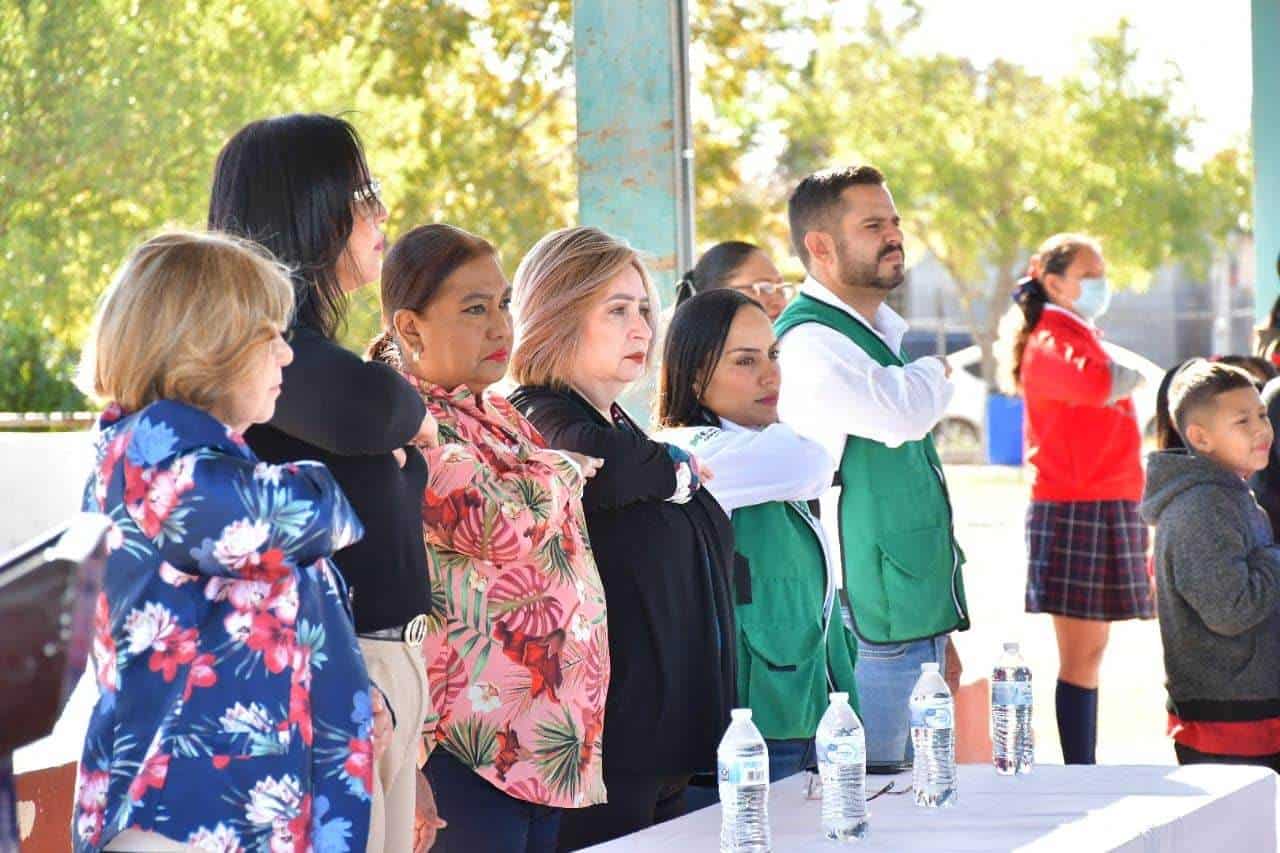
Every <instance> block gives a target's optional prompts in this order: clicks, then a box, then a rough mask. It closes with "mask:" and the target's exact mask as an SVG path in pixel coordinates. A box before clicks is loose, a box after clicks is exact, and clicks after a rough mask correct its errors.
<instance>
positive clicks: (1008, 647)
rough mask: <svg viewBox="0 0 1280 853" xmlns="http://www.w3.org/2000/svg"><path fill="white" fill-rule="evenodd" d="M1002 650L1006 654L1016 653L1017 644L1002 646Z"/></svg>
mask: <svg viewBox="0 0 1280 853" xmlns="http://www.w3.org/2000/svg"><path fill="white" fill-rule="evenodd" d="M1004 650H1005V651H1006V652H1016V651H1018V644H1017V643H1005V644H1004Z"/></svg>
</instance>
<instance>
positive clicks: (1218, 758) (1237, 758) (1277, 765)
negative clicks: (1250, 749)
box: [1173, 741, 1280, 773]
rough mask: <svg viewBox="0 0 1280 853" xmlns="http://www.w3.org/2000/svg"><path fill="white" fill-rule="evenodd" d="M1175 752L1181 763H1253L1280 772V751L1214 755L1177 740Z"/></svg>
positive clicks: (1174, 745) (1174, 747) (1174, 746)
mask: <svg viewBox="0 0 1280 853" xmlns="http://www.w3.org/2000/svg"><path fill="white" fill-rule="evenodd" d="M1173 752H1174V754H1175V755H1177V756H1178V763H1179V764H1251V765H1253V766H1255V767H1270V768H1271V769H1272V770H1274V771H1275V772H1277V773H1280V752H1277V753H1276V754H1274V755H1214V754H1213V753H1210V752H1201V751H1200V750H1198V749H1192V748H1191V747H1189V746H1183V745H1182V744H1180V743H1177V742H1176V741H1175V742H1174V744H1173Z"/></svg>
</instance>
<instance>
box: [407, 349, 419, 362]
mask: <svg viewBox="0 0 1280 853" xmlns="http://www.w3.org/2000/svg"><path fill="white" fill-rule="evenodd" d="M421 357H422V350H420V349H418V348H417V347H414V348H413V349H411V350H409V358H410V359H411V360H413V361H417V360H418V359H419V358H421Z"/></svg>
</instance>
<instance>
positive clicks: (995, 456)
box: [986, 393, 1022, 465]
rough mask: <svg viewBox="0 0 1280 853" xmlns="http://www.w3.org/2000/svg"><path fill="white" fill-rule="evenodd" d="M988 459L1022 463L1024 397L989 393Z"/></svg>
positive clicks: (996, 463)
mask: <svg viewBox="0 0 1280 853" xmlns="http://www.w3.org/2000/svg"><path fill="white" fill-rule="evenodd" d="M986 441H987V461H988V462H989V463H991V464H992V465H1021V464H1022V398H1021V397H1007V396H1005V395H1004V394H995V393H992V394H988V395H987V435H986Z"/></svg>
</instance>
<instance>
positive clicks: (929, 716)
mask: <svg viewBox="0 0 1280 853" xmlns="http://www.w3.org/2000/svg"><path fill="white" fill-rule="evenodd" d="M911 725H912V727H914V728H918V729H949V728H951V726H952V713H951V703H950V702H948V701H947V700H946V699H930V700H927V701H925V702H921V703H919V704H916V703H912V705H911Z"/></svg>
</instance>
